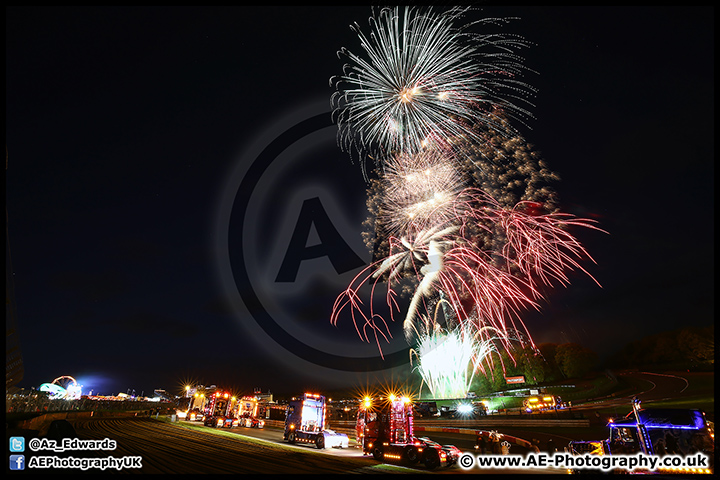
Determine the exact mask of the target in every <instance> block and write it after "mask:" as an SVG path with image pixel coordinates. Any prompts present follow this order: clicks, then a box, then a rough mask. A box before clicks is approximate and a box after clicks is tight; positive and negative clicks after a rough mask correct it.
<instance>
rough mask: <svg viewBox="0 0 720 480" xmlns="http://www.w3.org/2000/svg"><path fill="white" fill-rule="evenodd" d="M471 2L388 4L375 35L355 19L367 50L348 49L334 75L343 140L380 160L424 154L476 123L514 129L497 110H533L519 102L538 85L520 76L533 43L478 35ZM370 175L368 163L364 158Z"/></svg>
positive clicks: (468, 132)
mask: <svg viewBox="0 0 720 480" xmlns="http://www.w3.org/2000/svg"><path fill="white" fill-rule="evenodd" d="M467 10H468V9H467V8H459V7H455V8H451V9H449V10H447V11H444V12H435V11H433V10H432V9H426V10H421V9H417V8H413V7H405V8H404V9H403V10H402V11H401V9H400V8H399V7H394V8H383V9H381V10H380V11H379V13H377V14H376V15H374V16H372V17H371V18H370V34H369V35H367V34H365V33H364V32H363V31H362V30H361V29H360V27H359V26H358V25H357V24H355V25H353V26H351V28H353V30H354V31H355V32H356V33H357V34H358V36H359V38H360V42H361V47H362V49H363V50H364V52H365V55H364V56H361V55H357V54H354V53H352V52H350V51H349V50H347V49H345V48H343V49H342V50H340V51H339V52H338V56H339V57H341V58H342V57H345V58H346V59H347V60H348V63H346V64H345V66H344V67H343V75H340V76H337V77H333V78H332V79H331V85H332V84H334V86H335V88H336V92H335V94H333V97H332V107H333V117H334V120H335V121H336V122H337V124H338V127H339V131H338V143H339V144H340V146H341V147H342V148H343V149H344V150H345V151H348V152H352V151H357V153H358V154H359V155H360V156H361V157H363V156H364V155H369V156H371V157H374V158H375V159H376V162H379V161H380V159H382V158H385V157H386V156H387V155H388V154H389V153H391V152H403V153H408V154H412V153H417V152H419V151H421V150H422V149H423V148H425V147H426V146H427V145H428V144H434V143H435V144H436V143H439V144H448V140H449V139H451V138H452V137H467V138H474V137H475V131H474V130H473V129H472V128H471V126H472V125H473V124H476V123H482V124H484V125H486V126H488V127H490V128H492V129H493V130H494V131H499V132H501V133H503V134H508V133H510V132H509V131H508V130H507V129H508V128H509V127H508V125H507V124H503V123H502V122H501V121H499V119H498V118H497V116H496V113H495V112H496V111H498V110H501V111H504V112H505V113H506V114H508V115H511V116H513V118H518V119H525V118H529V117H531V116H532V115H531V114H530V113H529V112H528V111H527V110H525V109H524V108H523V107H521V106H520V105H521V104H522V103H528V98H529V97H531V96H532V94H533V93H534V90H533V88H532V87H530V86H529V85H528V84H526V83H524V82H523V81H521V80H520V77H521V76H522V74H523V73H524V72H525V71H527V68H526V67H524V66H523V64H522V62H521V61H520V60H521V59H520V57H519V56H518V54H517V53H516V52H517V51H518V50H520V49H521V48H524V47H526V46H528V43H527V42H526V41H525V40H524V39H522V38H521V37H518V36H514V35H506V34H497V33H496V34H477V33H473V32H472V31H471V30H470V29H471V27H473V26H474V25H476V24H486V25H487V24H499V23H504V22H507V21H508V19H483V20H480V21H476V22H472V23H467V24H462V23H460V22H462V21H463V15H464V14H465V13H466V11H467ZM361 165H362V167H363V173H364V174H365V175H366V178H367V172H366V170H365V164H364V162H361Z"/></svg>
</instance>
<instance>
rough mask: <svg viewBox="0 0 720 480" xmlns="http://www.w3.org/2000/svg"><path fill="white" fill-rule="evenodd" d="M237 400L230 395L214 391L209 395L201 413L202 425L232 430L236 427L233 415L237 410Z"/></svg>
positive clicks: (236, 423)
mask: <svg viewBox="0 0 720 480" xmlns="http://www.w3.org/2000/svg"><path fill="white" fill-rule="evenodd" d="M236 404H237V399H236V398H235V397H234V396H233V395H232V394H231V393H230V392H226V391H222V390H216V391H215V392H214V393H212V394H211V395H209V397H208V401H207V403H206V406H205V411H204V412H203V413H204V414H203V423H204V424H205V426H208V427H218V428H223V427H227V428H232V427H236V426H238V420H237V418H236V416H235V414H234V412H235V411H236V408H237V405H236Z"/></svg>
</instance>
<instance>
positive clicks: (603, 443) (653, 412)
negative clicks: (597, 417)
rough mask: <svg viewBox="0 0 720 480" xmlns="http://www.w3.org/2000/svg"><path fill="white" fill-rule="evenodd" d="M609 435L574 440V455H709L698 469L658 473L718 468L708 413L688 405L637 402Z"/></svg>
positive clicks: (614, 421)
mask: <svg viewBox="0 0 720 480" xmlns="http://www.w3.org/2000/svg"><path fill="white" fill-rule="evenodd" d="M608 430H609V433H608V438H607V439H605V440H596V441H578V442H575V441H573V442H570V443H569V445H568V447H569V450H570V453H573V454H584V453H590V454H596V455H632V454H637V453H643V454H645V455H658V456H663V455H668V454H676V455H683V456H689V455H693V454H695V453H703V454H705V455H707V457H708V459H709V462H710V465H709V468H707V469H701V468H698V469H697V470H698V471H696V472H687V471H684V470H682V471H673V470H672V469H667V470H665V469H663V470H662V471H660V472H658V473H664V474H668V473H712V472H713V471H714V454H715V442H714V436H713V433H712V431H711V429H710V427H709V422H707V421H706V419H705V412H703V411H702V410H699V409H685V408H640V402H639V401H638V400H634V401H633V411H631V412H630V413H628V414H627V415H626V416H625V417H622V418H619V419H612V420H610V422H608Z"/></svg>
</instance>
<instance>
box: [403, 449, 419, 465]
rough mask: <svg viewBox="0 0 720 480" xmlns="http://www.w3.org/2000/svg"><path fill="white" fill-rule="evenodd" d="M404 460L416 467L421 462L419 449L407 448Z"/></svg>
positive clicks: (404, 452)
mask: <svg viewBox="0 0 720 480" xmlns="http://www.w3.org/2000/svg"><path fill="white" fill-rule="evenodd" d="M403 459H404V460H405V461H406V462H407V463H409V464H410V465H414V464H416V463H417V462H419V461H420V456H419V455H418V451H417V448H415V447H413V446H407V447H405V450H404V451H403Z"/></svg>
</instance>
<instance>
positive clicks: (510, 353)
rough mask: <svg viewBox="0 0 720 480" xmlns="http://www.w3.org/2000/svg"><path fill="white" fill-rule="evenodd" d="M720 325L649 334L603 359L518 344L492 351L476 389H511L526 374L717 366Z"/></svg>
mask: <svg viewBox="0 0 720 480" xmlns="http://www.w3.org/2000/svg"><path fill="white" fill-rule="evenodd" d="M714 329H715V327H714V325H710V326H708V327H684V328H681V329H678V330H673V331H669V332H661V333H656V334H652V335H648V336H646V337H644V338H641V339H639V340H635V341H632V342H630V343H628V344H626V345H625V346H623V347H621V348H620V349H619V350H618V351H617V352H615V353H613V354H612V355H611V356H610V357H608V358H607V359H605V360H604V361H600V357H599V355H598V354H597V352H595V351H593V350H591V349H589V348H587V347H584V346H583V345H580V344H578V343H563V344H556V343H542V344H539V345H536V346H532V345H528V344H526V345H522V344H519V343H518V344H515V345H513V346H512V347H511V348H510V349H509V350H505V349H500V350H499V351H494V352H492V353H491V354H490V355H489V356H488V358H487V361H486V362H485V363H484V364H483V371H481V372H480V374H479V375H476V377H475V380H474V382H473V390H475V391H478V392H494V391H499V390H505V389H507V388H508V384H507V382H506V378H507V377H514V376H520V375H522V376H523V377H525V382H524V385H529V386H532V385H538V384H542V383H545V382H557V381H562V380H564V379H577V378H582V377H584V376H586V375H588V374H590V373H592V372H597V371H601V370H605V369H626V368H653V369H658V368H662V369H683V370H685V369H693V370H707V369H712V368H714V354H715V330H714Z"/></svg>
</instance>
